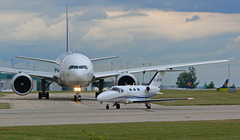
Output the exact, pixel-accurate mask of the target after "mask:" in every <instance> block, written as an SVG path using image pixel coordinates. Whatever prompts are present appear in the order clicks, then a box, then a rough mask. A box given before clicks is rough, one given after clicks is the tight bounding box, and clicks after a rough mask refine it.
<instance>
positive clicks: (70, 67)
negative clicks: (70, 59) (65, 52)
mask: <svg viewBox="0 0 240 140" xmlns="http://www.w3.org/2000/svg"><path fill="white" fill-rule="evenodd" d="M68 69H70V70H71V69H88V67H87V66H86V65H81V66H76V65H70V66H69V68H68Z"/></svg>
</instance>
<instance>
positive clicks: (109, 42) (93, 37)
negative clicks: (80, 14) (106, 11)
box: [83, 27, 133, 49]
mask: <svg viewBox="0 0 240 140" xmlns="http://www.w3.org/2000/svg"><path fill="white" fill-rule="evenodd" d="M83 40H84V41H87V42H95V43H94V44H95V45H96V46H97V49H102V48H112V47H113V46H114V45H122V44H126V43H129V42H131V41H132V40H133V37H132V36H131V35H129V34H128V33H126V32H124V31H120V30H118V31H104V30H103V29H102V28H99V27H93V28H91V29H90V30H89V31H88V32H87V34H86V35H85V36H84V37H83Z"/></svg>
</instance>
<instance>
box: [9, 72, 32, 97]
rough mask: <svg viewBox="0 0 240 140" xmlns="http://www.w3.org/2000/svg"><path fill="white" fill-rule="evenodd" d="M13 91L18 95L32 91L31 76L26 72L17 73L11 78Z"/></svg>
mask: <svg viewBox="0 0 240 140" xmlns="http://www.w3.org/2000/svg"><path fill="white" fill-rule="evenodd" d="M11 86H12V89H13V91H14V92H15V93H16V94H18V95H21V96H23V95H27V94H28V93H30V92H31V91H32V88H33V81H32V78H31V77H30V76H29V75H28V74H26V73H18V74H16V75H15V76H14V77H13V78H12V80H11Z"/></svg>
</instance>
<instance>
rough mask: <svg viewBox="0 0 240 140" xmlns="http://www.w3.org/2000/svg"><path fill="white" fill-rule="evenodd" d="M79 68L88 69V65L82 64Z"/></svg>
mask: <svg viewBox="0 0 240 140" xmlns="http://www.w3.org/2000/svg"><path fill="white" fill-rule="evenodd" d="M79 69H86V70H87V69H88V67H87V66H86V65H82V66H79Z"/></svg>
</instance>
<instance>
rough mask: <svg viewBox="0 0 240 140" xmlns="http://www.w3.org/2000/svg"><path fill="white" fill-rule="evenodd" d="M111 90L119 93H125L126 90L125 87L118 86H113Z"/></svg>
mask: <svg viewBox="0 0 240 140" xmlns="http://www.w3.org/2000/svg"><path fill="white" fill-rule="evenodd" d="M110 91H117V92H119V93H123V92H124V90H123V89H121V88H118V87H112V88H111V89H110Z"/></svg>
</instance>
